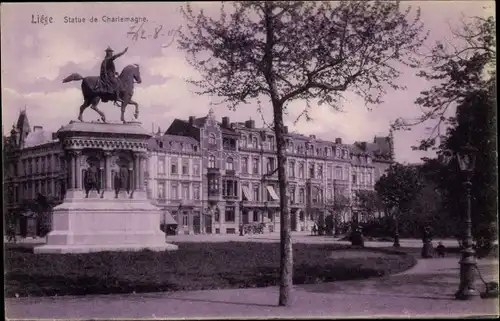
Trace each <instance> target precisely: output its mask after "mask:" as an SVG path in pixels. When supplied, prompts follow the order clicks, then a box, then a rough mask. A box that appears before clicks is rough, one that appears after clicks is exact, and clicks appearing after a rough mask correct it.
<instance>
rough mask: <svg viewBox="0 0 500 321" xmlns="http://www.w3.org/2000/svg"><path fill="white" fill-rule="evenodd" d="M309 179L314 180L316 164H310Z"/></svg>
mask: <svg viewBox="0 0 500 321" xmlns="http://www.w3.org/2000/svg"><path fill="white" fill-rule="evenodd" d="M309 178H314V164H309Z"/></svg>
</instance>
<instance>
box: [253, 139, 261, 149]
mask: <svg viewBox="0 0 500 321" xmlns="http://www.w3.org/2000/svg"><path fill="white" fill-rule="evenodd" d="M252 148H255V149H258V148H259V141H258V140H257V137H252Z"/></svg>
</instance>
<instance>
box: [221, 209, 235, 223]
mask: <svg viewBox="0 0 500 321" xmlns="http://www.w3.org/2000/svg"><path fill="white" fill-rule="evenodd" d="M224 214H225V215H224V221H226V222H234V219H235V217H236V215H235V213H234V206H226V211H225V213H224Z"/></svg>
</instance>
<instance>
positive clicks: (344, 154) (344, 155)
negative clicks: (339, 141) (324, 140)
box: [342, 150, 349, 159]
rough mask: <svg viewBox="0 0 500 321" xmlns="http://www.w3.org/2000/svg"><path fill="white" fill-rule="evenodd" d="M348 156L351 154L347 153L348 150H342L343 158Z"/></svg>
mask: <svg viewBox="0 0 500 321" xmlns="http://www.w3.org/2000/svg"><path fill="white" fill-rule="evenodd" d="M348 156H349V155H348V154H347V151H346V150H344V151H343V152H342V158H343V159H347V157H348Z"/></svg>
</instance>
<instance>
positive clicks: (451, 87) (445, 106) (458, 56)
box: [393, 17, 496, 150]
mask: <svg viewBox="0 0 500 321" xmlns="http://www.w3.org/2000/svg"><path fill="white" fill-rule="evenodd" d="M451 34H452V36H453V39H451V40H450V41H447V42H445V41H444V40H443V41H439V42H437V43H436V45H435V46H434V47H433V48H432V49H431V51H430V52H429V53H427V54H425V58H426V59H425V63H424V64H423V66H424V68H423V69H422V70H421V71H420V73H419V74H418V75H419V76H420V77H422V78H424V79H426V80H428V81H430V82H432V83H435V85H433V86H432V87H431V88H430V89H429V90H424V91H422V92H421V93H420V96H419V97H418V98H417V99H416V101H415V103H416V105H417V106H419V107H420V109H421V111H422V115H421V116H420V117H418V118H417V119H414V120H408V119H403V118H399V119H397V120H396V121H395V123H394V124H393V128H395V129H407V130H409V129H411V128H412V127H413V126H415V125H419V124H422V123H425V122H428V121H435V124H434V126H430V127H429V128H428V129H429V130H430V135H429V136H428V137H426V138H424V139H422V140H421V141H420V144H419V146H416V147H414V149H419V150H428V149H429V148H436V146H435V145H436V138H437V137H436V136H437V135H438V134H439V128H440V126H441V125H443V124H444V125H451V126H453V123H454V117H453V116H451V117H450V116H447V115H448V113H447V112H448V111H449V109H450V108H452V107H455V106H457V105H460V104H462V103H463V102H464V101H466V100H467V99H468V97H469V95H470V94H471V93H473V92H476V91H481V90H485V89H486V88H487V87H488V83H489V81H491V79H492V78H493V76H494V75H495V72H496V67H495V66H496V65H495V61H496V28H495V20H494V18H493V17H488V18H482V17H471V18H469V19H468V20H462V28H461V30H453V29H452V30H451Z"/></svg>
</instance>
